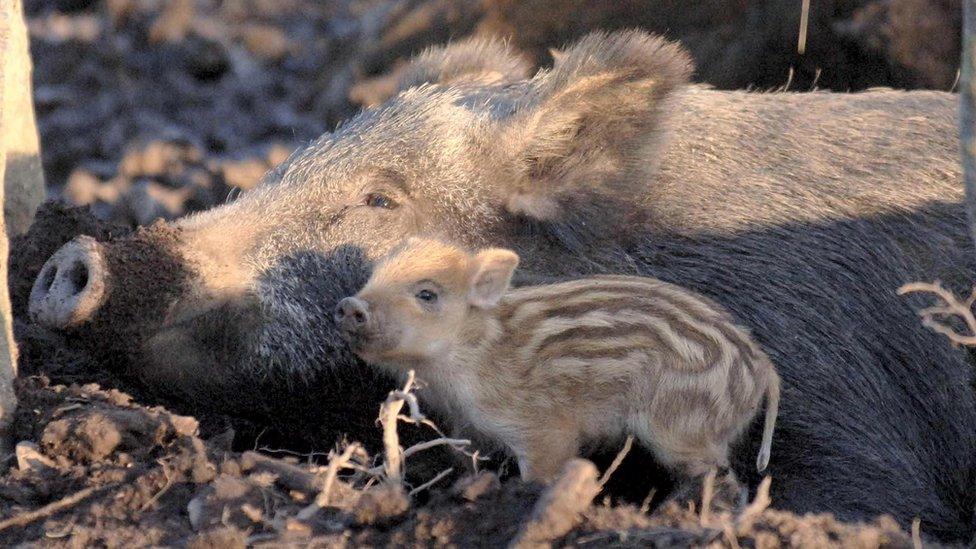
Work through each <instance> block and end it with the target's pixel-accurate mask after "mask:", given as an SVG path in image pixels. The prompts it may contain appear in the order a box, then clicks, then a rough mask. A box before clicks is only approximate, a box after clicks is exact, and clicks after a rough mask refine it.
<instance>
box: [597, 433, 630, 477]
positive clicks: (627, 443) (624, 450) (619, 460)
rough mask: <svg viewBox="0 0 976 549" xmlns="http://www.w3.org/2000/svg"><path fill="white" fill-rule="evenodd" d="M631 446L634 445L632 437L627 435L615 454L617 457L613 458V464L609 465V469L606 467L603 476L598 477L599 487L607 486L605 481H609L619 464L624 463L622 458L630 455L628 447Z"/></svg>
mask: <svg viewBox="0 0 976 549" xmlns="http://www.w3.org/2000/svg"><path fill="white" fill-rule="evenodd" d="M633 445H634V436H633V435H627V440H626V441H624V446H623V448H621V449H620V451H619V452H617V457H615V458H613V462H612V463H611V464H610V467H607V470H606V471H604V472H603V476H602V477H600V486H601V487H602V486H605V485H606V484H607V481H609V480H610V477H611V476H612V475H613V473H614V472H616V470H617V468H618V467H620V464H621V463H623V462H624V458H625V457H627V454H629V453H630V447H631V446H633Z"/></svg>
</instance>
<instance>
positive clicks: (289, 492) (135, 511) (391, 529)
mask: <svg viewBox="0 0 976 549" xmlns="http://www.w3.org/2000/svg"><path fill="white" fill-rule="evenodd" d="M17 392H18V398H19V399H20V401H21V407H20V410H19V412H18V414H17V416H16V418H15V423H14V429H13V430H14V435H15V436H16V439H17V440H18V441H20V444H19V445H18V456H17V460H16V463H11V467H10V469H9V470H8V471H7V472H6V473H5V474H4V475H3V476H0V517H2V518H0V544H3V545H5V546H9V545H15V544H18V543H24V542H39V543H43V544H44V545H52V546H68V545H70V546H88V545H105V546H126V547H134V546H146V545H188V546H190V547H212V546H219V547H244V546H245V545H255V546H274V545H277V544H281V543H283V542H295V543H301V544H314V545H317V546H333V545H350V544H351V545H356V546H360V545H368V546H381V545H383V546H390V545H395V546H405V545H414V546H417V545H423V546H438V547H441V546H463V547H471V546H485V547H488V546H490V547H497V546H500V545H503V544H505V543H507V542H509V541H510V540H512V539H513V538H515V537H516V536H520V539H521V540H522V541H524V542H526V543H528V542H529V541H532V542H537V543H538V542H542V543H546V542H554V543H558V544H560V545H573V546H608V545H613V546H642V547H645V546H648V545H650V546H673V545H708V544H713V543H714V544H719V545H731V544H733V543H738V544H739V545H740V546H741V545H743V544H744V545H748V546H756V547H775V546H782V545H794V546H795V545H799V546H806V547H832V546H834V547H841V546H842V547H871V548H874V547H910V546H911V539H910V537H909V536H908V535H907V534H905V533H904V532H902V531H900V530H899V529H898V527H897V526H896V525H895V524H894V523H893V522H892V521H891V520H888V519H885V518H881V519H879V520H878V521H877V522H876V523H875V524H871V525H850V524H842V523H838V522H836V521H834V520H833V519H832V518H830V517H829V516H823V515H811V516H806V517H797V516H795V515H792V514H789V513H784V512H779V511H774V510H771V509H767V508H766V505H767V503H768V502H767V501H765V500H764V499H763V496H762V495H760V496H759V498H758V499H757V500H756V502H754V503H753V504H751V505H750V506H748V507H744V508H741V509H737V510H735V511H732V512H718V511H710V512H708V513H706V514H705V515H704V516H703V515H702V514H700V513H696V512H695V511H693V510H690V509H688V508H682V507H679V506H677V505H674V504H671V505H667V506H664V507H663V508H662V509H660V510H658V511H656V512H654V513H652V514H648V513H647V512H646V510H641V509H639V508H637V507H635V506H632V505H613V504H608V503H607V502H601V501H598V502H597V503H594V504H589V503H588V500H585V499H584V500H582V501H576V502H575V503H570V504H568V505H567V504H566V502H565V498H564V497H561V496H560V493H559V491H558V490H550V491H549V492H548V493H546V494H545V495H544V496H543V497H540V495H542V494H543V490H542V489H541V487H539V486H536V485H526V484H523V483H521V482H519V481H517V480H509V481H505V482H500V481H499V480H498V477H496V476H495V475H494V473H490V472H482V473H480V474H478V475H476V476H473V477H464V478H462V479H460V480H458V481H457V482H455V483H454V484H453V485H451V483H448V482H441V483H435V484H434V486H433V487H431V488H430V489H429V490H428V489H421V490H419V491H416V492H415V493H413V494H412V495H408V490H409V489H411V487H409V486H405V487H401V486H400V485H398V484H391V483H390V482H387V481H384V480H382V479H381V478H377V477H369V476H367V475H362V474H359V475H356V474H352V475H348V474H346V473H343V474H342V475H340V478H339V479H338V480H336V481H334V482H332V483H331V487H330V489H329V498H328V500H327V501H326V502H325V505H324V506H322V508H321V509H319V508H317V507H314V506H311V504H312V503H313V502H314V501H315V500H316V498H317V497H319V495H320V493H321V492H322V491H323V489H324V488H325V486H326V483H327V482H329V481H328V479H329V476H330V474H329V469H328V466H327V465H325V464H316V463H314V461H310V459H309V458H308V457H303V458H301V459H299V458H294V457H293V458H288V459H279V458H274V457H270V456H266V455H262V454H258V453H256V452H244V453H238V452H234V451H231V450H230V449H229V440H228V436H226V435H224V436H214V437H211V438H210V439H207V440H204V439H201V438H200V436H199V435H198V428H197V422H196V420H194V419H193V418H190V417H186V416H179V415H175V414H172V413H171V412H169V411H167V410H166V409H164V408H158V407H145V406H141V405H139V404H138V403H136V402H134V401H133V400H132V398H131V397H129V396H128V395H126V394H124V393H121V392H118V391H114V390H102V389H100V388H99V387H98V386H97V385H70V386H64V385H52V384H51V383H50V382H49V381H48V380H47V379H46V378H45V377H43V376H31V377H27V378H22V379H20V380H19V381H18V384H17ZM370 479H372V480H370ZM569 481H577V482H578V479H575V478H571V479H569ZM582 481H584V482H590V483H591V484H592V480H588V479H587V478H585V477H582ZM561 482H562V483H563V484H565V482H563V481H561ZM597 499H598V500H600V499H601V498H600V497H599V496H598V498H597ZM559 501H562V502H563V504H562V505H557V504H556V503H555V502H559ZM709 508H710V509H711V507H709ZM577 513H579V516H578V517H577V516H576V515H577Z"/></svg>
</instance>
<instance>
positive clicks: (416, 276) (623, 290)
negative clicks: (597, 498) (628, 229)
mask: <svg viewBox="0 0 976 549" xmlns="http://www.w3.org/2000/svg"><path fill="white" fill-rule="evenodd" d="M517 264H518V255H517V254H516V253H515V252H513V251H511V250H506V249H499V248H490V249H484V250H481V251H479V252H478V253H476V254H470V253H468V252H465V251H464V250H462V249H460V248H458V247H455V246H451V245H448V244H444V243H441V242H438V241H435V240H424V239H417V238H411V239H408V240H407V241H406V243H405V244H404V245H403V246H402V247H400V248H398V249H396V251H395V252H393V253H391V254H390V255H388V256H387V257H385V258H384V259H382V260H381V261H380V263H379V264H378V266H377V267H376V269H374V271H373V274H372V276H371V277H370V279H369V281H367V282H366V286H365V287H364V288H363V289H362V290H361V291H360V292H359V293H358V294H356V296H353V297H348V298H345V299H343V300H342V301H340V302H339V304H338V306H337V308H336V317H337V322H338V323H339V326H340V329H341V330H342V332H343V335H344V337H346V338H347V339H348V340H349V341H350V342H351V343H352V345H353V348H354V351H355V352H356V353H357V354H358V355H359V356H360V357H362V358H363V359H364V360H366V361H367V362H369V363H372V364H374V365H376V366H379V367H382V368H385V369H387V370H388V371H389V372H390V373H392V374H397V375H400V376H402V375H403V374H405V373H406V372H407V371H408V370H409V369H415V370H416V372H417V376H418V379H420V380H421V381H426V382H427V383H428V384H429V388H428V391H429V392H431V393H432V395H431V399H432V400H433V401H434V402H438V403H440V405H441V406H444V407H446V408H447V410H446V416H447V417H449V418H450V417H455V418H456V419H460V420H461V421H460V422H459V423H461V424H463V425H467V426H470V427H471V428H473V429H475V430H477V431H478V432H480V433H482V434H484V435H486V436H487V437H489V438H491V439H494V440H496V441H500V442H502V443H503V444H504V445H505V446H507V447H508V448H509V449H510V450H511V451H512V452H513V454H514V455H515V456H516V457H517V458H518V460H519V468H520V470H521V473H522V477H523V478H524V479H531V480H543V481H552V480H554V479H555V477H556V476H557V475H558V474H559V472H560V471H561V470H562V468H563V466H564V465H565V463H566V462H567V461H568V460H569V459H571V458H573V457H575V456H576V455H577V454H578V452H579V450H580V447H581V445H583V444H584V443H586V442H588V441H593V440H606V439H615V438H618V437H620V436H621V435H622V434H632V435H634V436H636V437H637V439H638V440H639V441H640V442H641V443H643V444H644V445H645V446H646V447H647V448H648V449H649V450H651V451H652V452H653V453H654V454H655V455H656V456H657V458H658V459H659V460H660V461H661V462H662V463H663V464H665V465H666V466H669V467H671V468H672V469H674V470H675V471H676V472H677V473H678V474H680V475H685V476H687V477H689V478H696V477H701V476H702V475H705V474H706V473H708V471H710V470H711V469H712V468H723V469H724V468H726V467H728V466H729V446H730V444H731V443H732V442H734V441H735V440H736V439H737V438H738V437H739V436H740V435H741V434H742V432H743V431H744V430H745V428H746V427H747V426H748V425H749V423H750V422H751V421H752V419H753V417H754V416H755V415H756V412H757V411H758V408H759V405H760V403H761V401H762V398H763V397H764V396H766V400H767V412H766V420H765V427H764V430H763V442H762V447H761V449H760V451H759V455H758V457H757V460H756V467H757V469H758V470H759V471H762V470H764V469H765V468H766V466H767V465H768V463H769V455H770V446H771V444H772V436H773V427H774V424H775V422H776V413H777V409H778V406H779V377H778V376H777V375H776V371H775V369H774V368H773V364H772V362H770V360H769V358H768V357H766V355H765V354H764V353H763V352H762V351H761V350H760V349H759V347H758V346H757V345H756V344H755V343H753V342H752V340H751V339H750V338H749V335H748V333H747V331H746V330H744V329H742V328H740V327H738V326H736V325H735V324H734V323H733V322H732V320H731V317H730V316H729V315H728V313H727V312H726V311H725V310H723V309H722V308H721V307H719V306H717V305H716V304H715V303H714V302H712V301H711V300H709V299H706V298H704V297H702V296H699V295H697V294H695V293H693V292H689V291H687V290H684V289H682V288H680V287H678V286H675V285H673V284H668V283H665V282H661V281H659V280H656V279H653V278H645V277H635V276H600V277H590V278H582V279H577V280H573V281H568V282H562V283H557V284H546V285H540V286H523V287H521V288H519V289H517V290H514V291H509V284H510V281H511V279H512V275H513V274H514V271H515V267H516V265H517ZM425 394H426V393H425Z"/></svg>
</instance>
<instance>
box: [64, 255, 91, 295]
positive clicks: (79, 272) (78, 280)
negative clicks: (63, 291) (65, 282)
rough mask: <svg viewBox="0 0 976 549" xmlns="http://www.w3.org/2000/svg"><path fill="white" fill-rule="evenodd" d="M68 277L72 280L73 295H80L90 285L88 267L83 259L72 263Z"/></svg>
mask: <svg viewBox="0 0 976 549" xmlns="http://www.w3.org/2000/svg"><path fill="white" fill-rule="evenodd" d="M68 279H69V280H70V281H71V288H72V290H73V292H72V295H78V294H79V293H81V291H82V290H84V289H85V287H86V286H88V267H87V266H86V265H85V264H84V263H82V262H81V261H75V262H74V264H73V265H71V271H70V272H69V273H68Z"/></svg>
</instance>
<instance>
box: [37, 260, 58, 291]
mask: <svg viewBox="0 0 976 549" xmlns="http://www.w3.org/2000/svg"><path fill="white" fill-rule="evenodd" d="M57 276H58V268H57V267H56V266H53V265H51V266H49V267H48V268H46V269H44V271H43V272H42V273H41V276H40V289H41V290H43V291H44V292H48V291H50V289H51V286H53V285H54V279H55V277H57Z"/></svg>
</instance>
